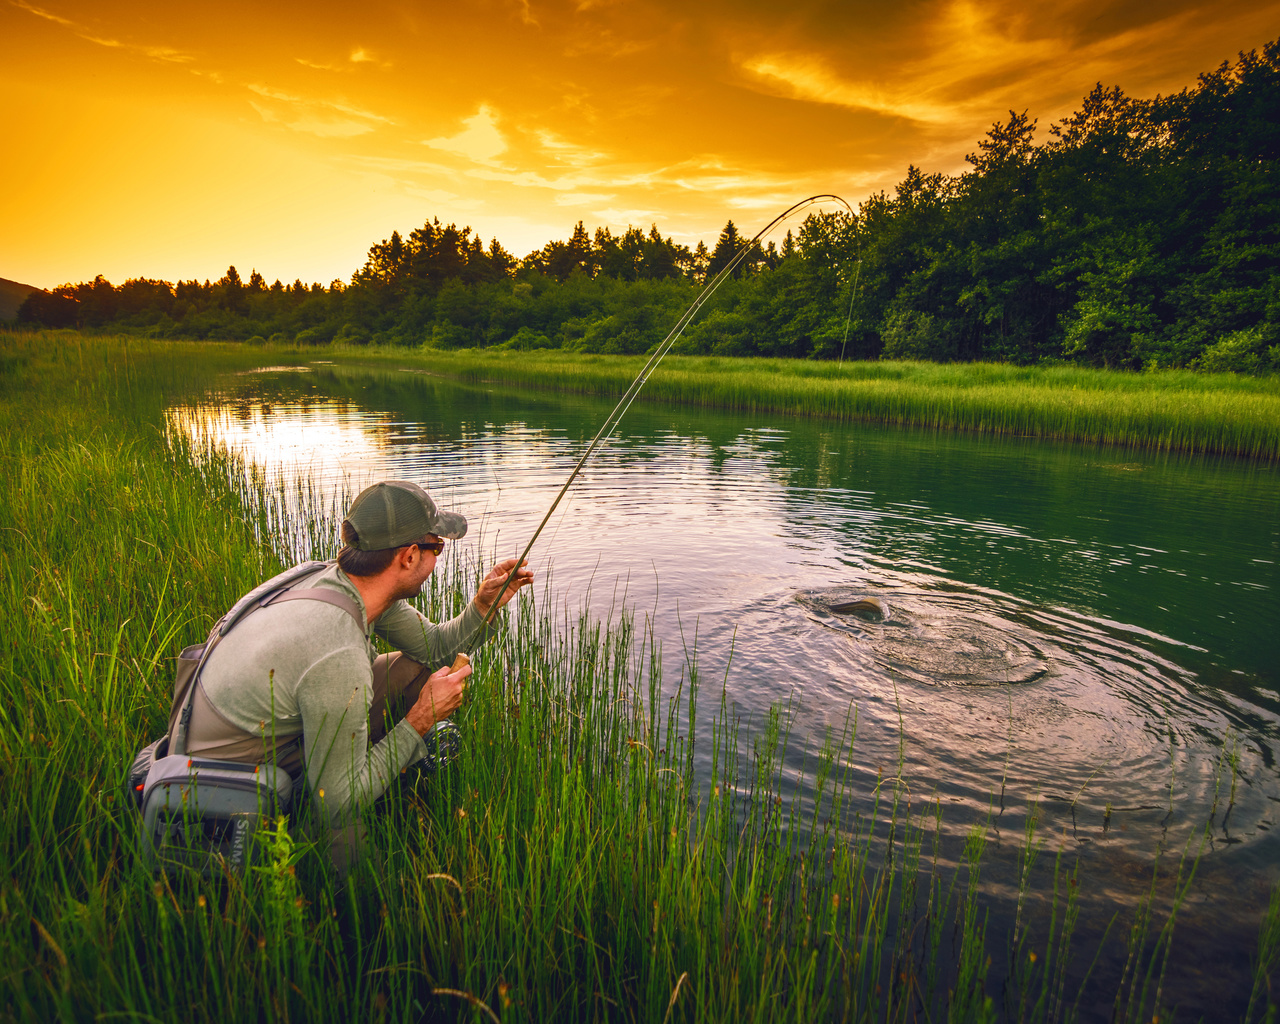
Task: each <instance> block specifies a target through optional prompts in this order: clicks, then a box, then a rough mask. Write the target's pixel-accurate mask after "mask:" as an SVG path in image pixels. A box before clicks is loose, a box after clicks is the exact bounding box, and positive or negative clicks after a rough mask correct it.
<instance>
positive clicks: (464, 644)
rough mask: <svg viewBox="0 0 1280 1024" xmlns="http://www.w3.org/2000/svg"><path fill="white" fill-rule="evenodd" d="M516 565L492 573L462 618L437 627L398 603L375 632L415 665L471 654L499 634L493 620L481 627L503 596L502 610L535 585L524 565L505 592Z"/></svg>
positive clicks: (500, 565)
mask: <svg viewBox="0 0 1280 1024" xmlns="http://www.w3.org/2000/svg"><path fill="white" fill-rule="evenodd" d="M515 565H516V560H515V559H514V558H508V559H506V560H505V561H502V562H499V563H498V564H497V565H495V566H494V567H493V568H492V569H490V570H489V573H488V575H487V576H485V578H484V579H483V580H481V581H480V586H479V588H478V589H477V591H476V594H475V597H473V598H472V599H471V600H470V601H468V602H467V606H466V608H464V609H463V611H462V614H461V615H457V616H455V617H454V618H452V619H450V620H449V621H447V622H441V623H434V622H432V621H431V620H430V619H428V618H427V617H426V616H424V615H423V614H422V613H421V612H419V611H418V610H417V609H415V608H414V607H413V606H412V605H410V604H409V603H408V602H407V601H396V602H394V603H393V604H392V605H391V607H389V608H388V609H387V610H386V611H385V612H383V613H382V615H380V616H379V617H378V620H377V622H376V624H375V626H374V629H375V631H376V632H377V634H378V635H379V636H380V637H382V638H383V639H384V640H386V641H387V643H389V644H390V645H391V646H392V647H394V648H395V649H396V650H399V651H403V652H404V653H405V654H407V655H408V656H409V657H410V658H412V659H413V660H414V661H418V662H421V663H422V664H424V665H441V664H446V663H449V662H452V661H453V658H454V656H455V655H456V654H458V653H459V652H462V651H470V650H471V649H472V648H474V647H476V646H478V645H479V644H481V643H483V642H484V641H485V640H487V639H489V637H490V636H492V635H493V634H494V633H495V632H496V631H497V627H496V626H495V624H494V621H493V620H492V619H491V620H490V622H489V625H488V626H486V627H485V628H484V630H483V631H481V629H480V627H481V624H482V623H483V622H484V617H485V615H486V614H488V612H489V609H490V608H492V607H493V603H494V601H495V600H498V595H499V593H501V595H502V596H501V601H500V603H499V607H502V606H503V605H505V604H506V603H507V602H508V601H510V600H511V599H512V598H513V597H515V595H516V592H517V591H518V590H520V589H521V588H522V587H527V586H528V585H529V584H530V583H532V582H533V571H532V570H530V569H528V568H525V566H524V565H523V564H521V567H520V571H519V572H517V573H516V574H515V576H514V578H513V579H512V580H511V582H510V584H507V585H506V589H505V590H504V589H503V585H504V584H506V581H507V577H508V576H509V575H510V574H511V570H512V569H514V568H515Z"/></svg>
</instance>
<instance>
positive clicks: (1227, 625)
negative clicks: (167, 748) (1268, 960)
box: [172, 363, 1280, 1015]
mask: <svg viewBox="0 0 1280 1024" xmlns="http://www.w3.org/2000/svg"><path fill="white" fill-rule="evenodd" d="M610 407H611V406H610V404H609V403H605V402H599V401H596V400H590V399H581V398H574V397H565V396H561V395H552V394H546V393H536V392H535V393H518V392H515V391H512V390H511V389H508V388H504V387H499V386H497V385H495V386H493V387H492V388H486V387H467V386H461V385H457V384H454V383H451V382H446V381H444V380H442V379H440V378H436V377H433V376H430V375H428V374H423V373H421V372H417V373H414V372H408V371H405V372H390V371H386V370H375V369H359V368H351V367H336V366H333V365H328V364H324V363H314V364H312V365H311V366H310V367H309V368H308V369H304V370H301V371H286V370H283V369H281V370H268V371H265V372H259V373H255V374H249V375H241V376H238V377H235V378H230V379H228V380H226V381H224V382H223V383H222V384H221V385H220V387H219V388H218V390H217V391H216V392H214V393H212V394H211V395H210V396H209V398H208V400H207V401H206V402H203V403H201V404H200V405H199V406H197V407H194V408H190V407H184V408H175V409H174V410H172V416H173V421H174V422H175V424H178V425H180V426H181V428H182V429H184V430H186V431H188V432H191V433H193V434H199V435H205V436H211V437H213V438H215V439H216V440H218V441H220V442H223V443H225V444H227V445H228V446H230V447H232V448H234V449H236V450H239V451H242V452H244V453H245V454H246V455H247V456H248V457H249V458H250V459H251V460H253V461H255V462H257V463H259V464H260V465H262V466H263V467H264V468H266V469H267V470H268V471H269V472H272V473H281V474H285V475H286V476H288V475H294V474H299V473H302V474H307V475H310V476H311V477H312V478H313V479H315V480H317V481H319V482H320V483H321V484H322V486H323V487H325V488H326V489H328V490H330V491H331V492H332V493H334V494H339V493H342V492H343V491H344V489H345V491H346V492H347V493H354V492H355V491H356V490H358V489H359V488H360V487H361V486H363V485H364V484H365V483H367V482H370V481H372V480H374V479H378V478H387V477H401V478H408V479H413V480H417V481H419V482H422V483H424V484H425V485H426V486H427V487H428V488H429V490H430V491H431V492H432V493H433V495H434V496H435V497H436V499H437V501H439V502H440V503H441V504H442V505H443V506H445V507H448V508H452V509H455V510H457V511H461V512H463V513H464V514H466V515H467V516H468V518H469V519H470V521H471V522H472V524H473V532H472V534H471V535H470V536H469V537H468V538H467V539H466V540H465V541H463V542H462V544H463V545H470V546H472V547H474V548H478V549H479V551H480V552H481V553H482V554H483V557H484V558H485V559H486V561H488V560H490V559H491V557H492V555H493V553H494V552H495V551H497V552H500V553H501V554H502V556H504V557H505V556H507V555H509V554H513V553H515V551H516V550H517V549H518V548H520V547H522V546H523V543H524V542H525V541H526V540H527V538H528V537H529V535H530V534H531V532H532V530H533V528H534V527H535V526H536V524H537V522H538V520H539V518H540V517H541V515H542V513H543V512H544V511H545V509H546V507H547V506H548V504H549V503H550V501H551V499H552V497H553V496H554V494H555V491H556V490H557V489H558V487H559V486H560V485H561V484H562V483H563V481H564V479H565V477H566V475H567V474H568V472H569V470H570V469H571V468H572V465H573V463H574V461H575V460H576V458H577V456H578V455H579V454H580V453H581V451H582V449H583V446H584V445H585V443H586V442H587V441H588V440H589V439H590V437H591V436H592V435H594V433H595V430H596V429H597V426H598V424H599V423H600V421H601V420H602V419H603V417H604V416H605V415H606V413H607V412H608V410H609V408H610ZM566 505H567V507H566V506H562V510H563V511H562V512H558V513H557V516H556V518H555V519H553V520H552V523H551V525H550V526H549V527H548V529H547V532H546V533H544V535H543V538H542V540H541V541H540V542H539V546H538V547H537V548H535V550H534V553H533V556H532V560H533V562H534V566H535V569H538V570H540V571H543V572H544V574H545V571H546V569H547V568H548V567H551V568H552V570H553V572H552V574H551V576H552V579H551V591H552V594H553V596H554V600H556V601H557V603H558V605H560V606H562V607H565V608H568V609H570V610H574V611H576V609H577V608H578V607H581V606H582V605H583V604H585V603H590V605H591V606H592V607H594V608H595V609H597V611H600V612H604V611H607V609H608V608H609V607H610V605H612V604H616V603H617V601H618V600H619V598H620V597H621V596H623V595H625V599H626V602H627V603H628V604H629V605H630V606H631V607H632V608H634V609H636V610H637V613H638V614H639V615H640V616H644V615H648V616H649V617H650V618H651V620H652V623H653V629H654V633H655V636H656V637H657V639H658V640H660V641H661V643H662V645H663V651H664V674H665V678H666V679H667V680H668V682H669V684H671V685H672V686H674V684H675V683H676V681H678V680H679V679H680V678H681V674H682V672H684V671H685V659H684V654H683V651H684V648H685V647H686V646H689V647H691V646H692V645H693V643H694V639H695V636H696V647H697V662H698V666H699V670H700V672H701V674H702V678H703V679H704V680H714V681H715V682H716V684H717V686H718V684H719V681H720V680H721V679H724V680H725V685H726V688H727V692H728V695H729V697H730V699H731V701H732V702H733V705H734V707H735V710H736V711H737V713H738V714H740V715H741V716H742V717H743V719H744V722H745V723H747V725H748V726H750V724H751V723H752V722H754V723H756V724H759V723H760V721H761V719H762V717H763V715H764V714H765V713H766V711H767V709H768V708H769V707H770V706H771V705H776V704H778V703H779V702H782V703H783V704H785V705H786V707H787V715H788V722H789V724H790V728H791V732H792V736H793V737H794V740H793V742H792V743H791V745H790V746H789V749H788V756H787V761H786V764H785V773H786V777H787V780H788V781H789V783H790V784H791V785H794V786H800V787H801V789H803V778H804V777H805V773H806V771H808V772H811V771H812V767H813V758H812V750H813V749H814V747H815V746H816V745H818V744H819V743H820V742H821V740H822V737H823V735H824V734H825V732H826V730H828V729H834V730H836V731H837V732H838V731H839V730H840V729H841V728H842V727H843V726H844V724H845V722H846V721H847V719H848V717H849V715H850V713H851V712H856V716H857V741H856V744H855V745H854V747H853V750H852V753H851V756H850V762H851V764H852V766H853V768H854V771H855V777H856V778H857V782H856V785H857V786H858V787H861V789H862V791H863V792H867V791H869V790H870V788H871V787H872V786H873V785H874V783H875V777H876V775H877V773H878V772H880V771H884V772H887V773H890V774H892V773H893V772H894V771H895V769H896V765H897V763H898V759H899V751H900V749H901V750H903V751H904V757H905V764H904V766H903V774H904V775H905V777H906V778H907V779H908V781H909V783H910V785H911V788H912V794H913V800H914V801H916V802H917V807H918V808H919V809H922V808H923V804H924V802H925V801H926V800H928V799H937V800H938V801H940V802H941V803H942V805H943V821H944V830H946V831H947V832H948V834H951V835H956V834H961V833H963V831H964V830H966V829H967V828H968V827H969V826H971V825H972V824H973V823H975V822H979V821H987V820H989V822H990V825H989V829H988V833H989V841H990V844H991V845H990V847H989V852H990V856H991V858H992V860H993V863H994V864H995V865H996V867H995V868H994V869H993V871H992V874H991V877H992V878H993V879H995V881H994V882H993V886H994V890H995V891H997V893H998V892H999V891H1000V890H1001V883H1000V881H999V879H1000V867H999V866H1000V865H1001V863H1002V858H1003V859H1004V861H1006V862H1008V863H1011V858H1012V857H1013V855H1014V851H1015V850H1016V848H1017V846H1018V845H1019V844H1020V842H1021V838H1022V827H1023V823H1024V819H1025V814H1026V812H1027V807H1028V804H1029V802H1031V801H1033V800H1034V801H1037V802H1038V804H1039V806H1040V808H1041V833H1040V834H1041V836H1042V837H1044V838H1046V839H1047V840H1048V849H1049V851H1051V852H1052V851H1055V850H1057V849H1059V848H1061V849H1064V850H1065V851H1066V852H1067V854H1068V856H1069V857H1070V858H1072V860H1073V861H1074V860H1075V859H1077V858H1078V860H1079V868H1078V871H1079V873H1080V877H1081V879H1082V881H1081V886H1082V891H1083V892H1084V893H1085V894H1086V900H1087V912H1086V915H1085V918H1084V923H1083V925H1082V928H1081V936H1082V939H1083V937H1085V936H1088V935H1090V934H1096V933H1099V932H1100V930H1101V928H1102V927H1103V926H1104V925H1105V923H1106V920H1107V919H1108V918H1109V914H1110V912H1111V910H1114V909H1117V908H1119V907H1122V906H1125V905H1128V904H1130V903H1131V902H1132V900H1133V899H1134V898H1136V896H1137V895H1140V894H1141V893H1142V892H1144V891H1145V890H1146V888H1147V886H1148V884H1149V882H1150V878H1151V868H1152V864H1153V861H1154V858H1155V855H1156V852H1157V850H1158V849H1160V848H1161V847H1162V846H1163V848H1164V849H1165V850H1166V856H1175V857H1176V855H1177V854H1178V853H1179V852H1180V851H1181V850H1182V848H1183V845H1184V844H1185V843H1186V842H1187V841H1188V840H1189V839H1191V838H1192V836H1193V835H1196V834H1198V832H1199V831H1200V830H1203V829H1204V827H1205V824H1206V822H1210V819H1211V814H1212V820H1211V823H1210V839H1209V844H1208V846H1207V848H1206V849H1207V851H1208V852H1207V855H1206V857H1205V858H1204V860H1203V861H1202V863H1201V865H1200V868H1199V873H1198V875H1197V884H1196V887H1195V889H1194V890H1193V895H1192V899H1191V901H1190V904H1189V906H1188V908H1187V910H1186V911H1185V912H1184V914H1183V916H1182V917H1181V918H1180V924H1179V929H1180V941H1181V942H1183V943H1184V944H1190V945H1191V946H1192V947H1195V946H1196V945H1197V942H1196V936H1197V935H1202V936H1212V937H1213V938H1212V941H1211V942H1209V941H1206V942H1204V943H1203V945H1204V946H1205V947H1206V948H1205V951H1204V952H1203V954H1202V955H1198V956H1197V957H1195V958H1194V959H1193V960H1192V961H1188V962H1184V963H1182V964H1181V965H1180V966H1175V968H1174V971H1175V974H1176V973H1179V972H1181V977H1182V985H1183V986H1184V987H1185V988H1186V993H1185V994H1184V996H1183V1000H1182V1001H1183V1005H1184V1007H1186V1008H1188V1009H1189V1010H1191V1011H1196V1007H1197V1005H1200V1006H1201V1009H1200V1010H1198V1011H1196V1012H1205V1013H1210V1014H1211V1015H1212V1014H1213V1010H1214V1008H1215V1006H1217V1007H1218V1008H1219V1009H1220V1005H1219V1004H1218V1003H1216V1002H1214V1001H1213V1000H1207V1001H1206V1000H1205V998H1204V996H1203V993H1205V992H1208V991H1210V990H1220V989H1221V988H1222V986H1224V985H1226V986H1227V987H1228V989H1238V985H1239V984H1240V983H1241V979H1242V978H1244V977H1246V975H1247V970H1248V962H1247V961H1248V956H1249V954H1250V953H1251V951H1252V950H1253V948H1254V946H1255V939H1256V929H1257V924H1258V921H1259V914H1260V911H1261V908H1262V907H1263V906H1264V905H1265V902H1266V899H1267V895H1268V892H1269V890H1270V887H1271V885H1272V884H1274V883H1275V882H1276V881H1277V880H1278V879H1280V846H1277V835H1276V832H1277V830H1276V822H1277V809H1278V807H1280V765H1278V764H1277V754H1278V752H1280V743H1278V740H1280V569H1278V567H1277V566H1278V565H1280V477H1278V475H1277V472H1276V470H1275V469H1274V468H1273V467H1271V466H1268V465H1265V464H1258V463H1251V462H1246V461H1241V460H1234V459H1222V458H1217V459H1214V458H1190V457H1186V456H1174V455H1164V454H1149V453H1135V452H1132V451H1128V450H1124V449H1115V448H1102V447H1090V446H1067V445H1056V444H1047V443H1044V442H1038V441H1029V440H1020V439H1000V440H992V439H984V438H976V437H971V436H967V435H957V434H950V433H932V432H922V431H908V430H901V429H889V428H881V427H875V426H868V425H849V426H835V425H831V424H826V423H820V422H812V421H804V420H791V419H786V418H783V417H777V416H759V415H752V416H743V415H737V414H725V413H719V412H714V411H706V410H697V409H684V408H668V407H661V406H640V405H637V406H634V407H633V408H632V409H631V411H630V412H629V413H628V415H627V417H626V419H625V420H624V421H623V424H622V426H621V428H620V430H619V434H618V436H617V437H615V439H613V440H612V441H611V442H610V444H609V445H608V446H607V447H606V448H604V449H603V450H602V451H600V452H599V453H598V454H597V455H596V456H595V457H593V461H592V462H591V463H590V464H589V466H588V468H587V469H586V470H585V471H584V474H583V476H582V477H581V478H580V480H579V481H578V483H576V484H575V485H574V489H573V490H572V491H571V492H570V498H569V499H566ZM863 595H874V596H877V597H879V598H881V599H882V600H883V601H885V602H886V603H887V604H888V607H889V609H890V615H889V618H888V619H887V620H886V621H883V622H864V621H861V620H859V619H857V618H851V617H848V616H840V615H835V614H833V613H831V612H830V611H829V610H828V606H829V605H830V604H831V603H833V602H836V601H840V600H845V599H848V598H853V597H858V596H863ZM705 699H706V698H705V697H704V701H705ZM703 717H709V716H707V715H704V716H703ZM1233 767H1234V771H1233ZM1233 778H1234V787H1233V785H1232V780H1233ZM1233 789H1234V800H1232V791H1233ZM1170 851H1171V853H1170ZM1042 860H1046V861H1047V862H1048V861H1051V857H1048V858H1042ZM1006 866H1007V865H1006ZM1050 866H1051V865H1050ZM1004 888H1005V889H1007V888H1008V886H1004ZM1088 908H1091V909H1088ZM1208 947H1212V948H1211V949H1210V948H1208ZM1106 971H1107V968H1106V967H1105V966H1104V967H1103V968H1102V974H1103V976H1104V977H1105V974H1106ZM1241 972H1245V974H1241ZM1224 979H1225V980H1224ZM1245 983H1247V982H1245ZM1175 984H1176V982H1175ZM1245 994H1246V996H1247V991H1246V993H1245ZM1217 998H1219V997H1218V996H1215V997H1214V999H1217Z"/></svg>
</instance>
